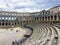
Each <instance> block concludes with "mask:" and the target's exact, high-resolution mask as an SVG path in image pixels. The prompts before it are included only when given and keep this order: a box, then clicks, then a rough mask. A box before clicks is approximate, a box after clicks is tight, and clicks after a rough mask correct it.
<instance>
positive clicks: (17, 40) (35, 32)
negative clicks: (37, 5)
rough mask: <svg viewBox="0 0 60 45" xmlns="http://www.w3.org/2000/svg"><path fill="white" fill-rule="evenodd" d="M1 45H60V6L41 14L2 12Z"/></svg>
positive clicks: (0, 17) (0, 22)
mask: <svg viewBox="0 0 60 45" xmlns="http://www.w3.org/2000/svg"><path fill="white" fill-rule="evenodd" d="M0 45H60V5H58V6H55V7H52V8H50V9H48V10H42V11H40V12H11V11H0Z"/></svg>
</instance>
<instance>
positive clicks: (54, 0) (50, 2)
mask: <svg viewBox="0 0 60 45" xmlns="http://www.w3.org/2000/svg"><path fill="white" fill-rule="evenodd" d="M57 5H60V0H0V11H17V12H39V11H41V10H44V9H45V10H46V9H49V8H51V7H54V6H57Z"/></svg>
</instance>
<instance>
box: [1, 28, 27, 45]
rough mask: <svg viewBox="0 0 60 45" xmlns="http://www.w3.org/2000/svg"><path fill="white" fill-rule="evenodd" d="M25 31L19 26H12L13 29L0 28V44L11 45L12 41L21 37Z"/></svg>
mask: <svg viewBox="0 0 60 45" xmlns="http://www.w3.org/2000/svg"><path fill="white" fill-rule="evenodd" d="M16 30H18V32H16ZM25 33H26V31H25V30H24V29H22V28H20V27H17V28H13V30H11V29H0V45H11V43H12V41H15V40H19V39H21V38H22V37H23V35H24V34H25Z"/></svg>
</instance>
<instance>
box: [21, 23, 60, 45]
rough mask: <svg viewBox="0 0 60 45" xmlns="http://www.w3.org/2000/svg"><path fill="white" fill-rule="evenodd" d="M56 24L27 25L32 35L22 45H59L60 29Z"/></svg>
mask: <svg viewBox="0 0 60 45" xmlns="http://www.w3.org/2000/svg"><path fill="white" fill-rule="evenodd" d="M56 25H57V24H54V25H53V24H51V23H48V24H46V23H39V24H37V23H36V24H34V23H32V24H28V25H27V26H30V27H32V28H33V34H32V35H31V36H30V37H29V38H28V39H27V40H26V41H25V42H24V43H23V44H22V45H60V31H59V30H60V28H59V26H56Z"/></svg>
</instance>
